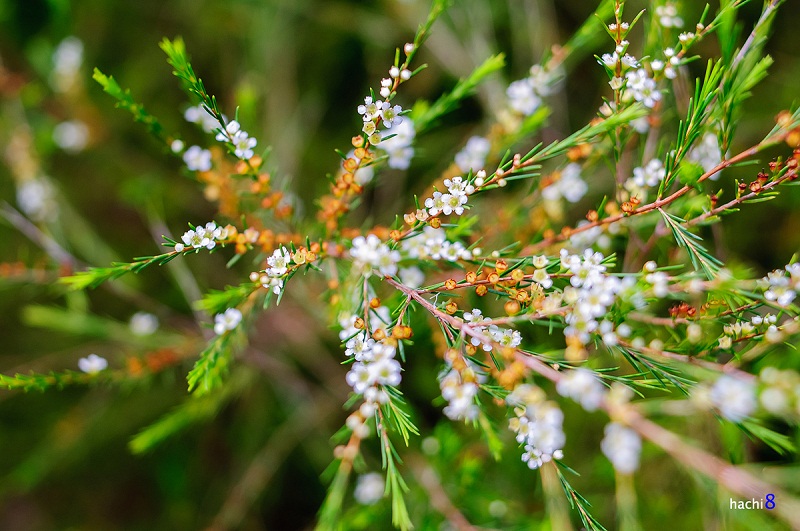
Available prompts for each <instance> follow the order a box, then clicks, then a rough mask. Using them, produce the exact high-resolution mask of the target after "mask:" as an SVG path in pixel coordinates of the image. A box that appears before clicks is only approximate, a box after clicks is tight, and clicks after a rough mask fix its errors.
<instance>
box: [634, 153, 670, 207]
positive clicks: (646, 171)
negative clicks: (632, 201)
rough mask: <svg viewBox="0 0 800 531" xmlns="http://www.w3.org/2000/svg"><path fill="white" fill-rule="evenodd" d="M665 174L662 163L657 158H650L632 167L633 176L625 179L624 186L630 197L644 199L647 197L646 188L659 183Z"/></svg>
mask: <svg viewBox="0 0 800 531" xmlns="http://www.w3.org/2000/svg"><path fill="white" fill-rule="evenodd" d="M665 176H666V170H665V168H664V163H663V162H661V160H659V159H652V160H650V162H648V163H647V164H645V165H644V166H639V167H636V168H634V169H633V177H631V178H630V179H628V180H627V181H625V185H624V186H625V189H626V190H628V192H630V194H631V197H638V198H639V199H640V200H644V199H645V198H646V197H647V189H648V188H653V187H655V186H658V185H659V184H661V181H663V180H664V177H665Z"/></svg>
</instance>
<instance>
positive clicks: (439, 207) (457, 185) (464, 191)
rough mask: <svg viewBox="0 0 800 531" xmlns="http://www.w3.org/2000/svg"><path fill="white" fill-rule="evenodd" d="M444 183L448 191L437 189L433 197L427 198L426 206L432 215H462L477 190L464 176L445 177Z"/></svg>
mask: <svg viewBox="0 0 800 531" xmlns="http://www.w3.org/2000/svg"><path fill="white" fill-rule="evenodd" d="M444 185H445V186H446V187H447V193H445V194H443V193H442V192H438V191H436V192H433V197H429V198H427V199H425V208H427V209H428V214H429V215H431V216H437V215H439V214H444V215H446V216H449V215H450V214H456V215H457V216H460V215H461V214H463V213H464V209H465V207H466V205H467V200H468V197H469V195H470V194H472V193H473V192H474V191H475V187H474V186H473V185H472V184H470V183H469V182H467V181H465V180H464V179H463V178H462V177H453V178H452V179H445V180H444Z"/></svg>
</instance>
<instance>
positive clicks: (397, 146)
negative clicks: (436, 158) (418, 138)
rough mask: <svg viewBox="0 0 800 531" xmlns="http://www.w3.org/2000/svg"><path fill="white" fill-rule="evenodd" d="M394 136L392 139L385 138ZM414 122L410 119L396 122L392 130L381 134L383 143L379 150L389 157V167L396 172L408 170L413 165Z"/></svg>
mask: <svg viewBox="0 0 800 531" xmlns="http://www.w3.org/2000/svg"><path fill="white" fill-rule="evenodd" d="M389 135H392V137H391V138H386V139H385V140H384V139H383V138H385V137H387V136H389ZM415 135H416V131H414V122H412V121H411V120H410V119H409V118H404V119H403V120H402V121H395V122H394V123H393V124H392V128H391V129H390V130H386V131H382V132H381V138H382V140H381V143H380V144H379V145H378V149H380V150H382V151H384V152H385V153H386V154H387V155H389V167H390V168H393V169H396V170H406V169H408V167H409V165H410V164H411V158H412V157H413V156H414V147H413V146H412V144H413V142H414V136H415Z"/></svg>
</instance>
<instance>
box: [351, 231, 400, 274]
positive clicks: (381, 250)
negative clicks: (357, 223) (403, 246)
mask: <svg viewBox="0 0 800 531" xmlns="http://www.w3.org/2000/svg"><path fill="white" fill-rule="evenodd" d="M350 256H351V257H352V258H353V265H354V266H355V267H356V269H358V270H359V271H360V272H361V273H362V274H363V275H365V276H370V275H371V274H372V273H373V272H374V271H375V270H377V271H378V272H379V273H380V274H381V275H389V276H391V275H394V274H396V273H397V262H399V261H400V253H399V252H398V251H396V250H393V249H391V248H389V246H388V245H386V244H385V243H383V242H382V241H381V240H380V238H378V237H377V236H375V235H374V234H370V235H368V236H367V237H366V238H365V237H364V236H357V237H355V238H353V246H352V248H351V249H350Z"/></svg>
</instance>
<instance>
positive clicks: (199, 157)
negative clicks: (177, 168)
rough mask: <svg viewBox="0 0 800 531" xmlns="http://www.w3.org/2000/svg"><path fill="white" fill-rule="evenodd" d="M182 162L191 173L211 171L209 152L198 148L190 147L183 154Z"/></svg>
mask: <svg viewBox="0 0 800 531" xmlns="http://www.w3.org/2000/svg"><path fill="white" fill-rule="evenodd" d="M183 162H185V163H186V167H187V168H189V170H191V171H208V170H210V169H211V152H210V151H209V150H207V149H203V148H201V147H200V146H192V147H190V148H189V149H187V150H186V151H185V152H184V153H183Z"/></svg>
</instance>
